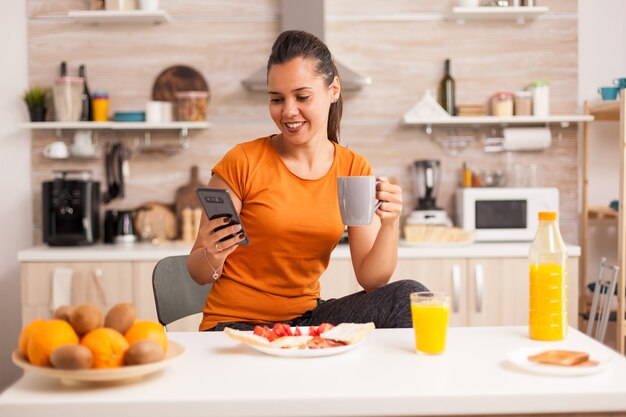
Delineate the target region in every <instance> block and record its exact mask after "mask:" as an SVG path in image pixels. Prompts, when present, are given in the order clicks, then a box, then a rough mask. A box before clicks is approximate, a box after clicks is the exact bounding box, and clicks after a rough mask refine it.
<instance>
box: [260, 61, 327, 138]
mask: <svg viewBox="0 0 626 417" xmlns="http://www.w3.org/2000/svg"><path fill="white" fill-rule="evenodd" d="M315 68H316V62H315V61H314V60H312V59H305V58H295V59H292V60H291V61H288V62H286V63H284V64H274V65H272V67H271V68H270V71H269V73H268V76H267V83H268V95H269V109H270V115H271V116H272V120H274V123H276V126H278V129H280V131H281V133H282V135H283V138H284V139H285V140H287V141H288V142H289V143H292V144H304V143H308V142H309V141H311V140H312V139H325V140H327V139H328V136H327V132H326V126H327V124H328V112H329V109H330V104H331V103H332V102H333V101H335V99H336V98H338V97H339V80H338V78H337V77H335V80H334V82H333V83H332V84H331V85H330V86H327V85H326V83H325V82H324V79H323V78H322V77H321V76H319V75H318V74H317V73H316V71H315Z"/></svg>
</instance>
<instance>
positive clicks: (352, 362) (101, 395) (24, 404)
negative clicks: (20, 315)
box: [0, 326, 626, 417]
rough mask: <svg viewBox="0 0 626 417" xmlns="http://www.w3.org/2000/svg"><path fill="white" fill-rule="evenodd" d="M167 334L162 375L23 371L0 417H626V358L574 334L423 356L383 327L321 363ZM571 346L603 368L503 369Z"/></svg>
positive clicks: (407, 334) (455, 336)
mask: <svg viewBox="0 0 626 417" xmlns="http://www.w3.org/2000/svg"><path fill="white" fill-rule="evenodd" d="M168 336H169V337H170V338H171V339H172V340H174V341H177V342H179V343H181V344H182V345H183V346H184V347H185V349H186V351H185V353H184V354H183V355H182V357H180V358H179V359H177V360H175V361H174V362H172V363H170V364H169V365H168V366H167V367H166V368H165V369H164V370H163V371H162V372H160V373H157V374H155V375H152V376H150V377H146V378H144V379H143V380H140V381H137V382H135V383H131V384H127V385H119V386H109V387H103V388H88V387H69V386H64V385H62V384H61V383H60V381H58V380H55V379H51V378H47V377H43V376H39V375H33V374H32V373H28V372H27V373H26V374H25V375H24V376H23V377H22V378H21V379H20V380H18V381H17V382H16V383H15V384H13V385H12V386H11V387H9V388H8V389H7V390H6V391H4V392H3V393H2V394H0V415H2V416H3V417H17V416H36V415H42V416H43V415H45V416H47V417H67V416H77V415H89V416H91V417H110V416H118V417H125V416H138V415H146V416H151V417H161V416H163V417H165V416H178V415H181V416H189V417H200V416H206V417H208V416H223V417H228V416H233V417H234V416H239V417H246V416H247V417H267V416H276V417H280V416H295V417H297V416H301V417H304V416H359V415H360V416H401V415H406V416H408V415H410V416H425V415H440V416H441V415H487V414H488V415H507V414H512V415H517V416H519V415H529V414H541V415H542V416H545V415H546V414H552V413H554V414H559V415H572V414H575V415H576V416H582V415H594V416H599V415H601V414H600V413H611V414H610V415H611V416H612V417H615V416H618V415H619V416H624V415H626V359H625V358H624V357H622V356H620V355H619V354H618V353H616V352H615V351H613V350H611V349H609V348H607V347H606V346H604V345H602V344H600V343H598V342H596V341H595V340H593V339H591V338H589V337H587V336H585V335H584V334H582V333H581V332H579V331H577V330H575V329H573V328H570V329H569V335H568V337H567V339H566V340H565V341H564V342H563V343H560V342H559V343H555V342H539V341H533V340H530V339H529V338H528V329H527V327H526V326H515V327H504V326H502V327H452V328H450V329H449V334H448V341H447V349H446V351H445V352H444V353H443V354H441V355H435V356H422V355H417V354H416V353H415V351H414V338H413V331H412V330H411V329H376V330H375V331H374V332H373V333H371V334H369V335H368V336H367V337H366V338H365V339H364V340H363V342H362V343H361V344H360V345H358V346H356V348H355V349H353V350H350V351H348V352H346V353H343V354H339V355H335V356H326V357H320V358H281V357H275V356H267V355H264V354H262V353H259V352H256V351H254V350H252V349H251V348H250V347H249V346H245V345H243V344H241V343H238V342H236V341H233V340H231V339H229V338H228V337H227V336H226V335H225V334H224V333H222V332H189V333H168ZM564 346H566V347H568V348H572V349H576V350H583V351H586V352H589V353H590V354H591V357H592V358H594V357H595V358H596V359H600V360H601V363H602V364H603V366H604V370H603V371H602V372H600V373H596V374H593V375H585V376H555V375H549V376H547V375H541V374H537V373H533V372H532V371H528V370H523V369H520V368H517V367H515V366H514V365H513V364H512V363H510V362H508V360H507V353H509V352H511V351H513V350H515V349H519V348H524V347H539V348H540V350H543V349H546V350H547V349H555V348H557V347H564ZM524 357H525V356H524Z"/></svg>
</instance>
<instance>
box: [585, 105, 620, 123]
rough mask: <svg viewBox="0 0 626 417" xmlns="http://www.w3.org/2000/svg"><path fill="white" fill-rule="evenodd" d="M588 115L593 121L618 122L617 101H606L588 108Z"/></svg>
mask: <svg viewBox="0 0 626 417" xmlns="http://www.w3.org/2000/svg"><path fill="white" fill-rule="evenodd" d="M589 114H591V115H593V117H594V118H595V120H613V121H617V120H619V101H617V100H615V101H607V102H606V103H602V104H597V105H594V106H589Z"/></svg>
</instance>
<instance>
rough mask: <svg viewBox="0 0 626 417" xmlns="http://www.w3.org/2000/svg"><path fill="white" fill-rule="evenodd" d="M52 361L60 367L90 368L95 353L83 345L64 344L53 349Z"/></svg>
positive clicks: (55, 365)
mask: <svg viewBox="0 0 626 417" xmlns="http://www.w3.org/2000/svg"><path fill="white" fill-rule="evenodd" d="M50 363H51V364H52V366H53V367H54V368H58V369H88V368H91V364H92V363H93V354H92V353H91V351H90V350H89V349H87V348H86V347H85V346H82V345H63V346H59V347H58V348H56V349H54V350H53V351H52V353H51V354H50Z"/></svg>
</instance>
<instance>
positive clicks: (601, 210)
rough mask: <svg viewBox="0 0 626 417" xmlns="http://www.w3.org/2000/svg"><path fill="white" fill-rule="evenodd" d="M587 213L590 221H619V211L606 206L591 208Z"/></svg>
mask: <svg viewBox="0 0 626 417" xmlns="http://www.w3.org/2000/svg"><path fill="white" fill-rule="evenodd" d="M587 213H588V216H589V218H590V219H600V220H601V219H617V218H618V217H619V212H618V211H615V210H613V209H612V208H611V207H604V206H595V207H589V209H588V210H587Z"/></svg>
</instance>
